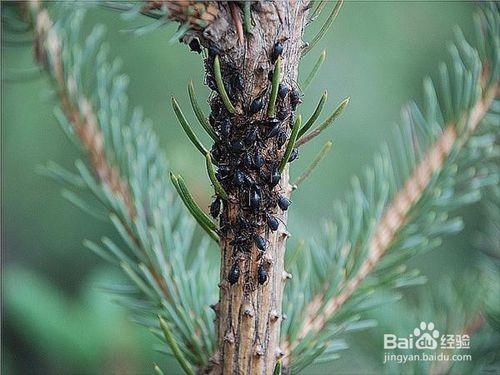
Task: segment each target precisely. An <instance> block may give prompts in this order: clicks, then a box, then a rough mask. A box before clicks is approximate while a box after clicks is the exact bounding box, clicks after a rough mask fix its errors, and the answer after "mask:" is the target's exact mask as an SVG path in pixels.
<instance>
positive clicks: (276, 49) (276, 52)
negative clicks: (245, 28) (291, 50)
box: [271, 42, 283, 62]
mask: <svg viewBox="0 0 500 375" xmlns="http://www.w3.org/2000/svg"><path fill="white" fill-rule="evenodd" d="M282 53H283V44H281V43H280V42H276V43H275V44H274V46H273V52H272V54H271V59H272V61H273V62H274V61H276V59H277V58H278V56H280V55H281V54H282Z"/></svg>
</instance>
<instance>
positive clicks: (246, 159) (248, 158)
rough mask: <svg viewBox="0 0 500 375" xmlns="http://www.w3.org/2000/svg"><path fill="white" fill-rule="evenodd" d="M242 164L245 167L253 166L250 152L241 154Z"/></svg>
mask: <svg viewBox="0 0 500 375" xmlns="http://www.w3.org/2000/svg"><path fill="white" fill-rule="evenodd" d="M243 165H244V166H245V167H246V168H253V167H254V163H253V159H252V155H250V154H245V155H244V156H243Z"/></svg>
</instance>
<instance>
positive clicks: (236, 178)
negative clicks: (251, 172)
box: [233, 170, 245, 187]
mask: <svg viewBox="0 0 500 375" xmlns="http://www.w3.org/2000/svg"><path fill="white" fill-rule="evenodd" d="M244 182H245V174H244V173H243V172H242V171H239V170H237V171H236V172H234V175H233V183H234V184H235V185H236V186H238V187H239V186H242V185H243V183H244Z"/></svg>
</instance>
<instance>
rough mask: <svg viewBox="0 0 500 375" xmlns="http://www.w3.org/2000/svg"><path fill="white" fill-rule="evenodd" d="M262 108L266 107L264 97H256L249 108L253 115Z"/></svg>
mask: <svg viewBox="0 0 500 375" xmlns="http://www.w3.org/2000/svg"><path fill="white" fill-rule="evenodd" d="M262 108H264V102H263V101H262V98H255V99H254V100H253V101H252V103H251V104H250V108H249V109H248V110H249V112H250V114H251V115H253V114H255V113H257V112H259V111H260V110H261V109H262Z"/></svg>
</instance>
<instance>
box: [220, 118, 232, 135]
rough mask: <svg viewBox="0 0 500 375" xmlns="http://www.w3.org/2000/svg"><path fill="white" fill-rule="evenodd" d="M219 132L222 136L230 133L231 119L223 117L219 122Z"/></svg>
mask: <svg viewBox="0 0 500 375" xmlns="http://www.w3.org/2000/svg"><path fill="white" fill-rule="evenodd" d="M220 134H221V135H222V137H224V138H228V137H229V135H230V134H231V120H229V119H228V118H224V119H223V120H222V121H221V122H220Z"/></svg>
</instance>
